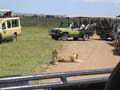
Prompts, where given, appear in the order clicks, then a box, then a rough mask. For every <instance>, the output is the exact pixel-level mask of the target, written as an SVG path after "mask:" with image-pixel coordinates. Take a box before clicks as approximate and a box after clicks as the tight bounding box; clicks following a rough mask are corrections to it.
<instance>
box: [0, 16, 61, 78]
mask: <svg viewBox="0 0 120 90" xmlns="http://www.w3.org/2000/svg"><path fill="white" fill-rule="evenodd" d="M26 20H27V19H25V18H24V19H22V21H21V23H22V26H23V27H22V36H19V37H18V41H17V42H15V43H13V42H12V41H9V42H3V44H1V45H0V76H4V75H5V76H6V75H23V74H35V73H40V72H43V71H45V70H46V68H48V62H49V60H50V58H51V50H52V49H53V48H60V47H61V43H60V42H59V41H57V42H56V41H54V40H52V39H51V38H50V36H49V35H48V30H49V29H50V28H51V27H52V25H49V23H46V24H45V22H46V21H44V22H43V21H41V20H39V21H36V20H34V19H29V20H27V21H26ZM31 21H32V23H31ZM49 22H51V21H49ZM35 23H36V24H37V25H36V24H35ZM54 23H55V22H54ZM55 24H56V23H55ZM56 26H57V24H56ZM53 27H54V25H53Z"/></svg>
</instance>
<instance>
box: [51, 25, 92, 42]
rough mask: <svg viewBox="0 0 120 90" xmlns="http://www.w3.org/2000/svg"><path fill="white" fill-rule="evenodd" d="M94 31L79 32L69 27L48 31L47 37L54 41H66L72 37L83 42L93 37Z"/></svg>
mask: <svg viewBox="0 0 120 90" xmlns="http://www.w3.org/2000/svg"><path fill="white" fill-rule="evenodd" d="M93 34H94V30H84V29H83V30H80V28H79V27H70V26H69V25H68V26H66V27H62V28H52V29H51V30H50V31H49V35H50V36H51V38H52V39H54V40H58V39H61V40H64V41H65V40H68V38H70V37H72V38H73V39H74V40H78V39H79V38H82V39H83V40H85V41H86V40H88V39H89V38H90V36H93Z"/></svg>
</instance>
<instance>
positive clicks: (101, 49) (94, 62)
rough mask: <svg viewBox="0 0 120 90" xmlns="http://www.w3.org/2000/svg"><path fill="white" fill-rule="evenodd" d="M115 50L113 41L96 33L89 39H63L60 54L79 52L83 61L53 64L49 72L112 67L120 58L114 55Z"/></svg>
mask: <svg viewBox="0 0 120 90" xmlns="http://www.w3.org/2000/svg"><path fill="white" fill-rule="evenodd" d="M113 50H114V47H113V46H112V42H111V41H103V40H100V39H99V37H98V36H96V35H94V36H93V37H92V38H91V39H90V40H89V41H63V49H62V50H61V52H60V56H61V55H63V56H69V55H71V54H72V53H74V52H75V53H78V54H79V60H82V61H83V62H81V63H59V64H57V65H51V66H50V67H49V69H48V70H47V72H64V71H76V70H89V69H101V68H111V67H114V66H115V65H116V64H117V63H118V62H119V60H120V56H117V55H114V52H113Z"/></svg>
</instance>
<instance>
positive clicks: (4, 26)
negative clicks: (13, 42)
mask: <svg viewBox="0 0 120 90" xmlns="http://www.w3.org/2000/svg"><path fill="white" fill-rule="evenodd" d="M8 32H9V31H8V26H7V21H5V22H3V23H2V38H3V39H5V38H8V37H9V33H8Z"/></svg>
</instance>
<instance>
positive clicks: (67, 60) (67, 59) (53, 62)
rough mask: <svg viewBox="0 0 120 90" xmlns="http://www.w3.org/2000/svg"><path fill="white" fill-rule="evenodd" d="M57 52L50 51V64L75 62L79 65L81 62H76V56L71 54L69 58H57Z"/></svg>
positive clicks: (54, 50) (55, 50) (56, 50)
mask: <svg viewBox="0 0 120 90" xmlns="http://www.w3.org/2000/svg"><path fill="white" fill-rule="evenodd" d="M58 54H59V50H58V49H53V51H52V60H51V61H50V64H58V62H76V63H80V62H82V61H81V60H78V54H77V53H73V54H72V55H71V56H68V57H60V56H58Z"/></svg>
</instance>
